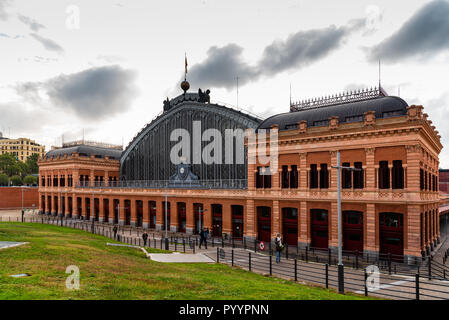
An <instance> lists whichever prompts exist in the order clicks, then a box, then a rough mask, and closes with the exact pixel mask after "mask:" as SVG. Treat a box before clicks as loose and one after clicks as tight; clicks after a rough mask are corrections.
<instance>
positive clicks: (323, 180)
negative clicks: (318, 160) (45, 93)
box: [320, 163, 329, 189]
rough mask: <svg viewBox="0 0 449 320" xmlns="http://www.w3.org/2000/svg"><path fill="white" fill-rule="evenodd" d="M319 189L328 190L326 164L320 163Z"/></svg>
mask: <svg viewBox="0 0 449 320" xmlns="http://www.w3.org/2000/svg"><path fill="white" fill-rule="evenodd" d="M320 167H321V171H320V188H321V189H328V188H329V171H328V170H327V163H322V164H321V165H320Z"/></svg>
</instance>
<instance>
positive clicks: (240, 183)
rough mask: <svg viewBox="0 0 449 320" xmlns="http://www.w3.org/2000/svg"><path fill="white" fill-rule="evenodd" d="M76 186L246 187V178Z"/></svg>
mask: <svg viewBox="0 0 449 320" xmlns="http://www.w3.org/2000/svg"><path fill="white" fill-rule="evenodd" d="M75 187H76V188H142V189H166V188H168V189H247V188H248V180H247V179H221V180H192V181H169V180H129V181H123V180H121V181H108V182H106V181H80V182H79V183H76V184H75Z"/></svg>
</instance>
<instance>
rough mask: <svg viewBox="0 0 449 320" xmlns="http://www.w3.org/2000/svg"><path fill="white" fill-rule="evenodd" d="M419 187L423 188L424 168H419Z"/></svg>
mask: <svg viewBox="0 0 449 320" xmlns="http://www.w3.org/2000/svg"><path fill="white" fill-rule="evenodd" d="M419 187H420V188H421V190H424V170H423V169H419Z"/></svg>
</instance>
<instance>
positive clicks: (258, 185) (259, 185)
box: [256, 167, 263, 188]
mask: <svg viewBox="0 0 449 320" xmlns="http://www.w3.org/2000/svg"><path fill="white" fill-rule="evenodd" d="M261 169H262V167H257V172H256V188H263V175H261Z"/></svg>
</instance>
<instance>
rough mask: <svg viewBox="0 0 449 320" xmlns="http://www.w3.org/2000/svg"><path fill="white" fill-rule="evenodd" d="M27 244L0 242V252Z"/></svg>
mask: <svg viewBox="0 0 449 320" xmlns="http://www.w3.org/2000/svg"><path fill="white" fill-rule="evenodd" d="M27 243H28V242H12V241H0V250H2V249H7V248H13V247H18V246H22V245H24V244H27Z"/></svg>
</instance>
